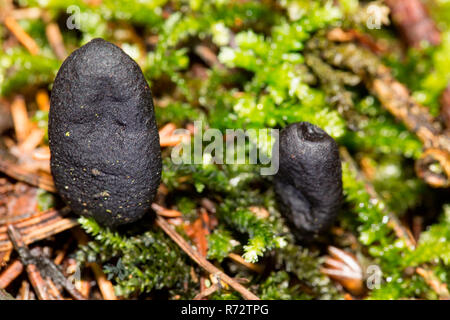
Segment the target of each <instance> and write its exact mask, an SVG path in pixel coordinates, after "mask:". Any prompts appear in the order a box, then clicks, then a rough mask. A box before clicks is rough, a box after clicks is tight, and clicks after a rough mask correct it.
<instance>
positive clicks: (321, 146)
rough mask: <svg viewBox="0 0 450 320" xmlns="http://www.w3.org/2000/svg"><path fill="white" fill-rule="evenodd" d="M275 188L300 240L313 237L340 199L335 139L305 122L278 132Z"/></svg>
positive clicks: (329, 220)
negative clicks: (277, 164)
mask: <svg viewBox="0 0 450 320" xmlns="http://www.w3.org/2000/svg"><path fill="white" fill-rule="evenodd" d="M274 182H275V192H276V194H277V197H278V200H279V204H280V209H281V213H282V214H283V216H284V217H285V219H286V221H287V223H288V225H289V226H290V229H291V231H292V232H293V234H294V235H295V237H296V238H297V239H298V240H300V241H308V240H312V239H314V238H315V236H316V235H317V234H319V233H320V232H321V231H324V230H325V229H327V228H328V227H329V226H330V225H331V224H332V223H333V221H334V219H335V218H336V215H337V213H338V210H339V207H340V205H341V200H342V169H341V161H340V158H339V150H338V146H337V144H336V142H335V141H334V140H333V138H331V137H330V136H329V135H328V134H327V133H326V132H325V131H323V130H322V129H320V128H319V127H316V126H314V125H312V124H310V123H308V122H299V123H294V124H291V125H289V126H288V127H286V128H284V129H283V130H282V131H281V133H280V143H279V171H278V173H277V174H276V176H275V179H274Z"/></svg>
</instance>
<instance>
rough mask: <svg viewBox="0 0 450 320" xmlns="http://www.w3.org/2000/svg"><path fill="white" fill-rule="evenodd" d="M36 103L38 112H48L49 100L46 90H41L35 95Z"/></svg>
mask: <svg viewBox="0 0 450 320" xmlns="http://www.w3.org/2000/svg"><path fill="white" fill-rule="evenodd" d="M36 103H37V105H38V108H39V110H42V111H49V110H50V99H49V97H48V93H47V90H44V89H41V90H39V91H38V92H37V93H36Z"/></svg>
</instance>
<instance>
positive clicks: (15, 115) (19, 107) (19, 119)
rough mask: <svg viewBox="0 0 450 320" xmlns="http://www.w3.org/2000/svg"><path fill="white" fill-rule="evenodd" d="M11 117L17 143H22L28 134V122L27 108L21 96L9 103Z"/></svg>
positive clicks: (29, 125)
mask: <svg viewBox="0 0 450 320" xmlns="http://www.w3.org/2000/svg"><path fill="white" fill-rule="evenodd" d="M11 116H12V119H13V123H14V130H15V132H16V138H17V141H18V142H19V143H21V142H22V141H24V140H25V139H26V138H27V136H28V133H29V132H30V127H31V124H30V120H29V119H28V113H27V106H26V105H25V99H24V98H23V97H22V96H16V97H15V98H14V100H13V102H12V103H11Z"/></svg>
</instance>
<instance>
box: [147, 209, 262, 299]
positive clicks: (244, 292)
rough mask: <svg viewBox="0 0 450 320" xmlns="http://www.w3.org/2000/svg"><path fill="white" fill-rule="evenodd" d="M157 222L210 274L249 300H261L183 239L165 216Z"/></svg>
mask: <svg viewBox="0 0 450 320" xmlns="http://www.w3.org/2000/svg"><path fill="white" fill-rule="evenodd" d="M156 224H157V225H158V226H159V227H160V228H161V229H162V230H163V231H164V232H165V233H166V234H167V235H168V236H169V237H170V238H171V239H172V240H173V241H175V243H176V244H178V246H179V247H180V248H181V249H182V250H183V251H184V252H186V254H187V255H188V256H189V257H190V258H191V259H192V260H194V261H195V262H196V263H197V264H198V265H199V266H200V267H202V268H203V269H205V270H206V271H207V272H209V273H210V274H212V275H214V276H215V277H216V278H218V279H220V280H223V281H224V282H225V283H227V284H228V285H229V286H230V287H232V288H233V289H234V290H236V291H237V292H239V293H240V294H241V295H242V297H243V298H244V299H247V300H259V298H258V297H257V296H256V295H254V294H253V293H251V292H250V291H249V290H248V289H246V288H245V287H244V286H242V285H241V284H239V283H238V282H237V281H236V280H233V279H232V278H231V277H229V276H228V275H226V274H225V273H224V272H223V271H221V270H219V269H218V268H216V267H215V266H214V265H213V264H212V263H211V262H209V261H208V260H206V258H204V257H203V256H202V255H200V254H199V253H198V252H197V251H195V250H194V249H192V247H191V246H190V245H189V243H187V241H186V240H184V239H183V237H181V236H180V235H179V234H178V233H177V232H176V231H175V230H173V229H172V228H171V227H170V225H169V224H168V223H167V221H166V220H164V218H162V217H159V216H157V217H156Z"/></svg>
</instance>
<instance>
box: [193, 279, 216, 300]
mask: <svg viewBox="0 0 450 320" xmlns="http://www.w3.org/2000/svg"><path fill="white" fill-rule="evenodd" d="M219 289H220V287H219V284H217V283H215V284H213V285H211V286H210V287H209V288H206V289H205V290H203V291H202V292H200V293H199V294H197V295H196V296H195V297H194V300H202V299H203V298H206V297H207V296H210V295H211V294H213V293H214V292H216V291H217V290H219Z"/></svg>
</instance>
